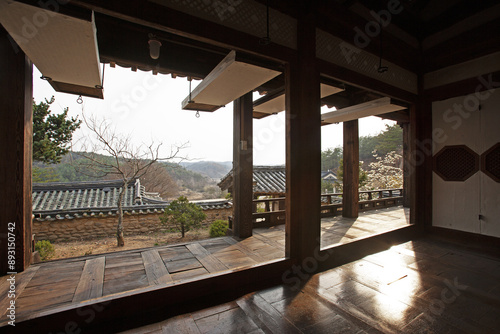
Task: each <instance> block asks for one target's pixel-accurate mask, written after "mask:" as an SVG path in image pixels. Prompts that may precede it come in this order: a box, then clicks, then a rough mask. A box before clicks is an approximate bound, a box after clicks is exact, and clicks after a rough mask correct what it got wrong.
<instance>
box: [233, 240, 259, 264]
mask: <svg viewBox="0 0 500 334" xmlns="http://www.w3.org/2000/svg"><path fill="white" fill-rule="evenodd" d="M226 241H227V242H229V243H230V244H231V245H232V246H233V247H234V248H236V249H238V250H239V251H241V252H242V253H244V254H245V255H246V256H248V257H249V258H250V259H252V260H253V261H255V262H256V263H259V262H264V261H265V259H264V258H263V257H261V256H259V255H257V254H256V253H254V252H253V251H252V250H251V249H249V248H248V247H246V246H244V245H242V244H241V242H238V241H236V240H235V239H232V238H228V239H226Z"/></svg>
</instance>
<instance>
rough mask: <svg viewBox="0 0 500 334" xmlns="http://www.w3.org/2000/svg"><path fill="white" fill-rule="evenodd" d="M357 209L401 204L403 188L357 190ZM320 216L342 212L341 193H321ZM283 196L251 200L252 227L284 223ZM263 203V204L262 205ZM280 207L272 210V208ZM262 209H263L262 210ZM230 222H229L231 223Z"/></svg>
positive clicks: (365, 209) (330, 215) (380, 207)
mask: <svg viewBox="0 0 500 334" xmlns="http://www.w3.org/2000/svg"><path fill="white" fill-rule="evenodd" d="M359 196H360V201H359V211H360V212H361V211H368V210H376V209H382V208H387V207H391V206H396V205H402V204H403V189H402V188H397V189H378V190H366V191H360V192H359ZM321 201H322V205H321V218H324V217H334V216H338V215H341V214H342V193H329V194H321ZM284 202H285V198H284V197H279V198H265V199H256V200H254V201H253V203H254V210H255V211H256V212H254V213H253V215H252V216H253V227H254V228H256V227H270V226H275V225H280V224H284V223H285V210H284ZM262 204H263V205H262ZM276 207H278V208H280V209H278V210H274V209H273V208H276ZM262 210H263V211H262ZM231 223H232V222H230V224H231Z"/></svg>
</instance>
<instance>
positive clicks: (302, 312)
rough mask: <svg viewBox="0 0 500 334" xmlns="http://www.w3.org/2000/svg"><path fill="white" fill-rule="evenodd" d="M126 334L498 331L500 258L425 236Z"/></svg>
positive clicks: (499, 321)
mask: <svg viewBox="0 0 500 334" xmlns="http://www.w3.org/2000/svg"><path fill="white" fill-rule="evenodd" d="M124 333H127V334H132V333H151V334H153V333H155V334H156V333H192V334H196V333H199V334H201V333H287V334H290V333H311V334H312V333H314V334H319V333H482V334H483V333H484V334H486V333H500V258H492V257H490V256H486V255H484V254H479V253H475V252H471V251H464V250H462V249H459V248H456V246H452V245H450V244H444V243H441V242H439V241H435V240H432V239H420V240H417V241H410V242H406V243H403V244H400V245H397V246H393V247H392V248H391V249H389V250H387V251H384V252H380V253H376V254H374V255H370V256H367V257H365V258H363V259H361V260H358V261H355V262H351V263H348V264H346V265H343V266H340V267H337V268H335V269H332V270H329V271H326V272H323V273H319V274H316V275H314V276H312V277H311V278H310V279H309V280H307V281H306V282H303V284H301V285H293V284H292V285H285V284H284V285H280V286H276V287H273V288H270V289H267V290H263V291H258V292H254V293H251V294H248V295H246V296H243V297H242V298H239V299H237V300H234V301H231V302H228V303H225V304H222V305H218V306H215V307H211V308H208V309H204V310H201V311H198V312H194V313H189V314H184V315H181V316H177V317H174V318H170V319H166V320H165V321H163V322H159V323H155V324H152V325H149V326H145V327H141V328H137V329H133V330H129V331H127V332H124Z"/></svg>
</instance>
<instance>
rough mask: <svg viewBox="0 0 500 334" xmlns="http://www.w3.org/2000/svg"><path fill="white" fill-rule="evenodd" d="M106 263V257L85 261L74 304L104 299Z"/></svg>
mask: <svg viewBox="0 0 500 334" xmlns="http://www.w3.org/2000/svg"><path fill="white" fill-rule="evenodd" d="M105 263H106V258H105V257H104V256H101V257H97V258H94V259H90V260H87V261H85V266H84V267H83V272H82V276H81V277H80V281H79V282H78V286H77V287H76V291H75V295H74V297H73V303H77V302H82V301H84V300H89V299H92V298H98V297H102V288H103V284H104V266H105Z"/></svg>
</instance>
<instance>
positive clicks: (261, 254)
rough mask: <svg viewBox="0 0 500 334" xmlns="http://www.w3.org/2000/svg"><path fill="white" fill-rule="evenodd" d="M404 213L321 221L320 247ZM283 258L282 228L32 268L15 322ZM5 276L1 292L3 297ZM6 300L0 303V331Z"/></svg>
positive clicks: (21, 288) (20, 282)
mask: <svg viewBox="0 0 500 334" xmlns="http://www.w3.org/2000/svg"><path fill="white" fill-rule="evenodd" d="M407 216H408V211H407V210H406V209H403V208H400V207H399V208H398V207H395V208H388V209H382V210H377V211H371V212H364V213H362V214H361V215H360V218H358V219H356V220H354V219H344V218H341V217H335V218H328V219H323V220H322V246H323V247H325V246H326V245H333V244H338V243H345V242H349V241H352V240H354V239H356V238H361V237H365V236H368V235H370V234H375V233H380V232H382V231H387V230H390V229H393V228H395V227H399V226H403V225H406V224H407V223H408V217H407ZM284 256H285V234H284V226H277V227H273V228H259V229H255V230H254V235H253V236H252V237H250V238H247V239H245V240H240V241H236V240H235V239H233V238H231V237H222V238H216V239H209V240H203V241H199V242H192V243H186V244H180V245H173V246H165V247H154V248H148V249H140V250H132V251H123V252H117V253H109V254H102V255H92V256H86V257H79V258H73V259H66V260H58V261H51V262H47V263H41V264H37V265H33V266H31V267H30V268H29V269H28V270H27V271H25V272H23V273H21V274H19V275H17V276H16V297H17V299H16V321H17V322H21V321H22V320H23V319H24V318H26V317H27V316H28V315H30V314H32V313H34V312H37V311H42V310H43V311H47V310H51V309H53V310H55V309H57V308H59V307H63V306H66V305H68V304H71V303H78V302H82V301H86V300H90V299H92V298H98V297H102V296H108V295H112V294H115V293H120V292H124V291H130V290H134V289H141V288H146V287H148V286H152V285H163V284H169V283H172V282H178V281H182V280H185V279H192V278H197V277H199V278H202V277H203V276H206V275H209V274H212V273H215V272H222V271H226V270H231V269H235V268H242V267H245V266H252V265H255V264H258V263H263V262H266V261H271V260H276V259H280V258H283V257H284ZM6 278H7V277H2V278H1V281H0V293H1V295H2V296H6V295H7V290H8V284H7V280H6ZM8 302H9V299H8V298H3V299H2V300H0V316H1V321H0V326H3V325H5V324H6V323H7V319H6V317H5V316H4V315H5V310H6V308H7V303H8Z"/></svg>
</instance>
